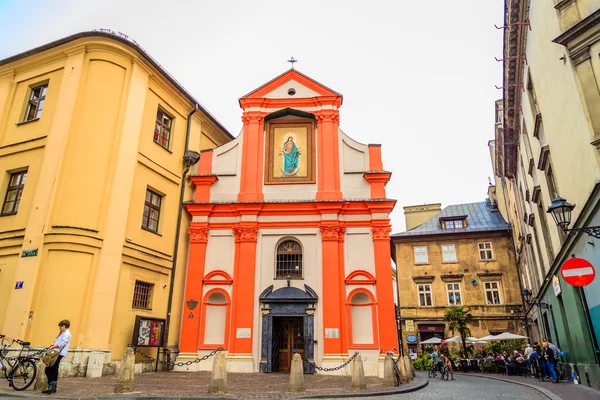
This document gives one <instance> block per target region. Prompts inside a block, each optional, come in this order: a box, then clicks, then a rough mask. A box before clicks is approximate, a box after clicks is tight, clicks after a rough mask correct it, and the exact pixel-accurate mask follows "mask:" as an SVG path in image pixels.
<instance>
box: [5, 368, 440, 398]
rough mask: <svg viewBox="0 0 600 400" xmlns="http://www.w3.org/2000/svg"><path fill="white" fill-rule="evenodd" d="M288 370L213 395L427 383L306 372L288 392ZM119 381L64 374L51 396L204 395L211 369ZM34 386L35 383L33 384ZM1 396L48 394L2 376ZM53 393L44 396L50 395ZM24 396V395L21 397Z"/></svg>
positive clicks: (324, 393) (232, 380)
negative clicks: (127, 385)
mask: <svg viewBox="0 0 600 400" xmlns="http://www.w3.org/2000/svg"><path fill="white" fill-rule="evenodd" d="M289 379H290V376H289V374H279V373H273V374H240V373H237V374H236V373H228V374H227V381H228V385H229V393H227V394H226V395H224V396H218V397H213V398H223V397H226V398H233V399H235V398H244V399H284V398H311V397H313V398H314V397H357V396H366V395H368V396H369V397H371V396H378V395H389V394H395V393H405V392H410V391H414V390H419V389H421V388H423V387H425V386H426V385H427V383H428V381H427V379H426V378H425V379H423V378H421V377H419V376H417V377H416V378H415V380H414V381H412V382H411V383H410V384H407V385H400V386H399V387H392V388H389V387H384V386H383V380H382V379H379V378H373V377H367V378H366V380H367V390H365V391H360V392H353V391H352V389H351V384H352V378H351V377H350V376H331V375H322V374H314V375H304V380H305V384H306V392H305V393H303V394H298V393H288V392H287V388H288V383H289ZM115 382H116V377H115V376H114V375H112V376H107V377H102V378H93V379H90V378H63V379H59V380H58V390H57V392H56V394H53V395H52V396H51V397H62V398H70V399H94V398H95V399H101V398H112V399H114V398H116V397H121V398H122V397H126V398H129V399H131V398H136V397H147V396H157V397H190V396H194V397H202V398H211V396H209V395H208V384H209V382H210V372H151V373H144V374H139V375H136V376H135V383H134V390H135V392H134V393H126V394H114V393H113V386H114V384H115ZM32 387H33V385H32ZM2 396H11V397H12V396H27V398H29V399H32V398H33V397H41V396H45V395H43V394H41V393H39V392H34V391H33V390H32V389H28V390H26V391H24V392H16V391H14V390H12V389H11V388H9V387H8V383H7V382H6V381H5V380H3V381H2V382H1V383H0V397H2ZM49 397H50V396H45V398H49ZM21 398H23V397H21Z"/></svg>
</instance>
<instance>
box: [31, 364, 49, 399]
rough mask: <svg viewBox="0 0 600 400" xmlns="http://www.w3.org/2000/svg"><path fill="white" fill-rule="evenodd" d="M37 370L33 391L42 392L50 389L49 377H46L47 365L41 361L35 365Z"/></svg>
mask: <svg viewBox="0 0 600 400" xmlns="http://www.w3.org/2000/svg"><path fill="white" fill-rule="evenodd" d="M35 369H37V378H36V379H35V386H34V387H33V390H35V391H39V392H41V391H42V390H46V389H48V377H47V376H46V364H44V363H43V362H41V361H38V362H36V363H35Z"/></svg>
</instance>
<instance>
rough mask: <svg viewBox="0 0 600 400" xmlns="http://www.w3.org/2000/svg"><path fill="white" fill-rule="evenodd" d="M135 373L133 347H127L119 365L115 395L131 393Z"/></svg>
mask: <svg viewBox="0 0 600 400" xmlns="http://www.w3.org/2000/svg"><path fill="white" fill-rule="evenodd" d="M134 371H135V352H134V351H133V347H129V346H127V347H126V348H125V351H124V352H123V357H121V365H120V366H119V371H118V372H117V383H115V390H114V392H115V393H129V392H133V375H134Z"/></svg>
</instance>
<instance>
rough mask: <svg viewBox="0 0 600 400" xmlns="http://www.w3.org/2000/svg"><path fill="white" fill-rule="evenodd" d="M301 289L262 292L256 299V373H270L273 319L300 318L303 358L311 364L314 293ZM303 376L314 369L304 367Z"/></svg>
mask: <svg viewBox="0 0 600 400" xmlns="http://www.w3.org/2000/svg"><path fill="white" fill-rule="evenodd" d="M304 289H305V290H302V289H299V288H295V287H283V288H280V289H277V290H275V291H273V285H271V286H269V287H268V288H266V289H265V290H264V291H263V292H262V293H261V294H260V297H259V300H260V303H261V315H262V337H261V357H260V371H261V372H272V367H273V318H277V317H302V319H303V325H304V356H305V357H306V359H308V360H309V361H311V362H314V346H315V343H314V326H315V322H314V319H315V305H316V303H317V302H318V300H319V296H318V295H317V293H316V292H315V291H314V290H313V289H312V288H311V287H310V286H308V285H304ZM304 372H305V373H310V374H312V373H314V372H315V370H314V367H313V366H311V365H309V364H307V363H304Z"/></svg>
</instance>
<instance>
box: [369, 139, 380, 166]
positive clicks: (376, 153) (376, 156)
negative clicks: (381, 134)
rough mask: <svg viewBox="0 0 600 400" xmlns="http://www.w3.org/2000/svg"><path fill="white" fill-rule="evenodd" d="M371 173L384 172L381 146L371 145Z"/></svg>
mask: <svg viewBox="0 0 600 400" xmlns="http://www.w3.org/2000/svg"><path fill="white" fill-rule="evenodd" d="M369 171H371V172H374V171H383V162H382V161H381V145H380V144H369Z"/></svg>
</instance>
